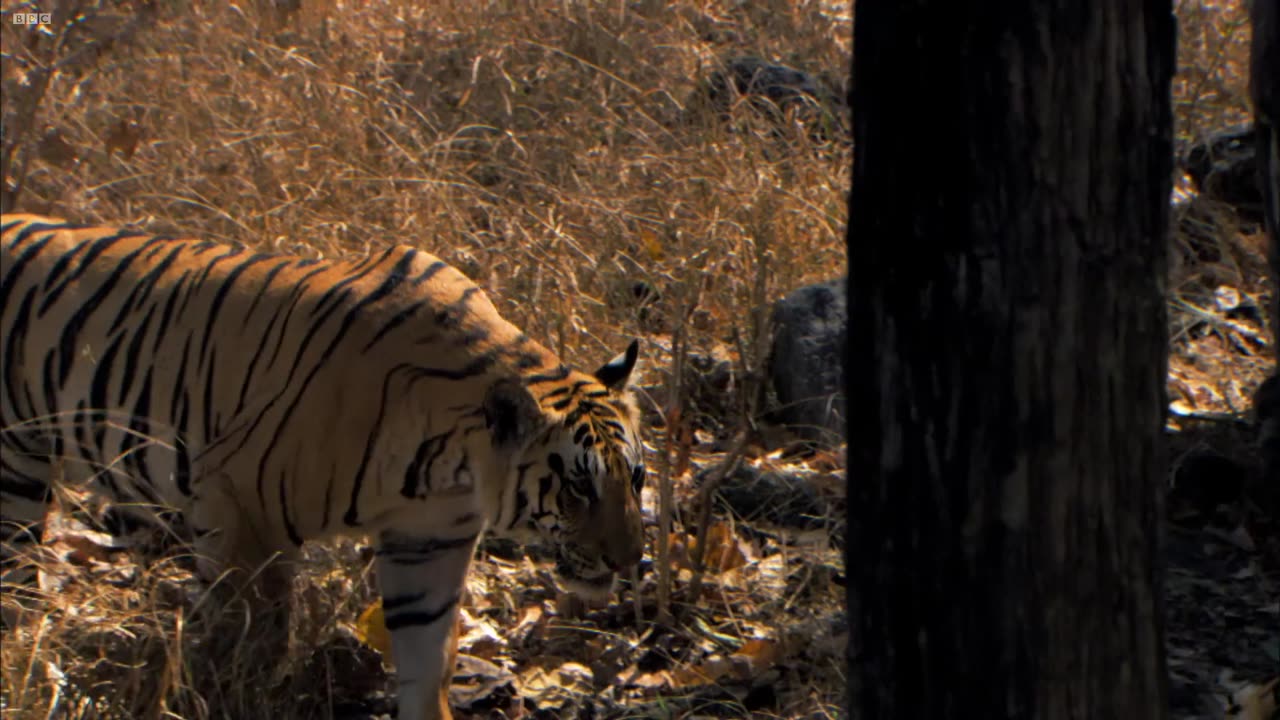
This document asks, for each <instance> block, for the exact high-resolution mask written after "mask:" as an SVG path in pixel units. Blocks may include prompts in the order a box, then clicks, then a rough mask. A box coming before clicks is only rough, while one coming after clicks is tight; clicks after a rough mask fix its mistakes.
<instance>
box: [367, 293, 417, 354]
mask: <svg viewBox="0 0 1280 720" xmlns="http://www.w3.org/2000/svg"><path fill="white" fill-rule="evenodd" d="M428 302H430V301H429V300H419V301H418V302H416V303H414V304H412V305H410V306H409V307H407V308H405V309H403V310H401V311H400V312H398V313H396V314H395V317H393V318H391V319H390V320H388V321H387V324H386V325H383V326H382V328H381V329H380V330H378V332H377V333H376V334H375V335H374V336H373V339H372V340H370V341H369V342H368V343H366V344H365V346H364V349H362V350H361V351H360V352H362V353H367V352H369V348H372V347H373V346H374V345H377V344H378V341H379V340H382V338H383V337H385V336H386V334H387V333H389V332H391V331H392V330H395V329H396V328H398V327H400V326H401V325H403V324H404V321H405V320H408V319H409V318H411V317H413V316H414V314H416V313H417V312H418V309H419V308H421V307H422V306H423V305H426V304H427V303H428Z"/></svg>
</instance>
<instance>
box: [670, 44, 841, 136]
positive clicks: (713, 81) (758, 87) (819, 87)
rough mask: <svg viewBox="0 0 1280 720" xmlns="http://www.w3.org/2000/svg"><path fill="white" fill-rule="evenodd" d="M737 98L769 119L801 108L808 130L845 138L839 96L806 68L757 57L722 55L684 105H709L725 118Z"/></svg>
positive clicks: (821, 134)
mask: <svg viewBox="0 0 1280 720" xmlns="http://www.w3.org/2000/svg"><path fill="white" fill-rule="evenodd" d="M740 98H745V99H746V100H747V101H748V102H749V103H750V104H751V107H753V108H755V109H757V110H759V111H761V112H762V113H763V114H765V115H766V116H768V117H772V118H775V119H780V116H779V114H778V111H782V112H786V111H788V110H790V111H795V112H800V113H803V114H804V117H805V119H806V123H807V124H809V125H811V127H813V129H814V134H815V135H816V136H819V137H822V138H823V139H837V138H838V139H844V140H847V139H848V138H849V131H848V128H847V127H846V126H847V122H845V117H846V115H847V114H848V109H847V105H846V103H845V102H844V99H843V98H841V97H840V96H839V95H838V94H836V93H835V92H832V90H831V89H830V88H829V87H828V86H827V84H826V83H824V82H822V80H820V79H818V78H817V77H815V76H813V75H812V74H810V73H807V72H805V71H803V70H797V69H796V68H792V67H787V66H786V65H780V64H778V63H771V62H767V61H765V60H762V59H760V58H758V57H751V56H747V57H736V58H730V59H728V60H726V61H725V63H724V66H723V68H722V69H719V70H717V71H716V72H714V73H712V74H711V76H710V77H709V78H708V79H707V81H706V82H705V83H703V84H702V85H701V86H700V87H699V88H698V89H697V90H696V91H694V96H693V97H692V98H690V101H689V102H688V103H687V105H688V106H689V107H690V108H691V109H695V110H696V109H700V108H708V107H709V108H710V109H711V110H713V111H714V112H715V113H716V114H717V115H718V116H719V117H720V118H722V119H727V118H728V117H729V111H730V108H732V107H733V106H734V105H735V104H737V102H738V101H739V99H740Z"/></svg>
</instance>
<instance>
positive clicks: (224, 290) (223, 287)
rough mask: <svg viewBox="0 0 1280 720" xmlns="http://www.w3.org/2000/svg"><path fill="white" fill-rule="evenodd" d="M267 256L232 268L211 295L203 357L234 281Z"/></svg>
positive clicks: (258, 256)
mask: <svg viewBox="0 0 1280 720" xmlns="http://www.w3.org/2000/svg"><path fill="white" fill-rule="evenodd" d="M269 259H270V256H269V255H251V256H249V257H248V258H246V259H245V261H244V262H242V263H240V264H238V265H236V266H235V267H234V268H232V270H231V272H229V273H227V276H226V277H225V278H223V279H222V284H220V285H219V286H218V290H217V292H215V293H214V295H213V301H212V302H211V303H210V304H209V314H208V316H207V317H206V318H205V322H204V339H203V340H201V342H200V355H201V357H203V356H204V354H205V351H206V349H207V348H208V347H209V337H210V336H211V335H212V334H213V326H214V324H215V323H217V322H218V311H219V310H221V309H222V304H223V303H224V302H226V300H227V294H228V293H230V292H231V286H232V285H234V284H235V282H236V280H237V279H238V278H239V277H240V276H241V275H243V274H244V272H245V271H246V270H248V269H249V268H251V267H253V266H254V265H255V264H257V263H260V262H262V261H264V260H269Z"/></svg>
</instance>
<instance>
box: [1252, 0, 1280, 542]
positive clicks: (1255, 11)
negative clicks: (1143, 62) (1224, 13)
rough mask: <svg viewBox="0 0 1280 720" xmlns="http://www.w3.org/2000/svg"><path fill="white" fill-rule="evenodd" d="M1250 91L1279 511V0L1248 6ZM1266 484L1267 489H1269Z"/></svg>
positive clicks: (1265, 387) (1267, 396) (1273, 508)
mask: <svg viewBox="0 0 1280 720" xmlns="http://www.w3.org/2000/svg"><path fill="white" fill-rule="evenodd" d="M1249 20H1250V25H1252V27H1253V39H1252V41H1251V44H1250V48H1249V95H1250V97H1251V99H1252V100H1253V118H1254V132H1255V133H1256V134H1257V147H1258V154H1257V158H1258V187H1259V189H1261V190H1262V210H1263V213H1262V217H1263V225H1264V228H1265V230H1266V233H1267V238H1268V239H1267V261H1268V264H1269V265H1270V266H1271V347H1272V350H1274V351H1275V356H1276V369H1275V370H1273V371H1272V373H1271V377H1270V378H1268V379H1267V380H1266V381H1265V382H1264V383H1262V385H1261V386H1259V387H1258V389H1257V391H1256V392H1255V393H1254V396H1253V411H1254V414H1255V416H1256V418H1257V423H1258V450H1259V452H1260V454H1261V455H1262V477H1263V478H1264V479H1266V480H1269V481H1270V483H1271V484H1270V485H1269V486H1267V485H1264V486H1263V488H1264V492H1263V493H1261V497H1262V500H1263V502H1264V503H1266V505H1267V509H1268V510H1269V511H1270V512H1271V516H1272V517H1280V0H1253V6H1252V7H1251V8H1250V9H1249ZM1268 489H1269V492H1268V491H1267V490H1268Z"/></svg>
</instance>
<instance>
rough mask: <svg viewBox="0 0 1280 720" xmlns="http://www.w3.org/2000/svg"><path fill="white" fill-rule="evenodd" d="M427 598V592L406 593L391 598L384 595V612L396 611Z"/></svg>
mask: <svg viewBox="0 0 1280 720" xmlns="http://www.w3.org/2000/svg"><path fill="white" fill-rule="evenodd" d="M426 597H427V594H426V593H425V592H416V593H405V594H404V595H392V596H390V597H388V596H385V595H384V596H383V597H382V610H383V612H386V611H388V610H395V609H396V608H399V607H404V606H405V605H412V604H413V603H416V602H418V601H419V600H423V599H425V598H426Z"/></svg>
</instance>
